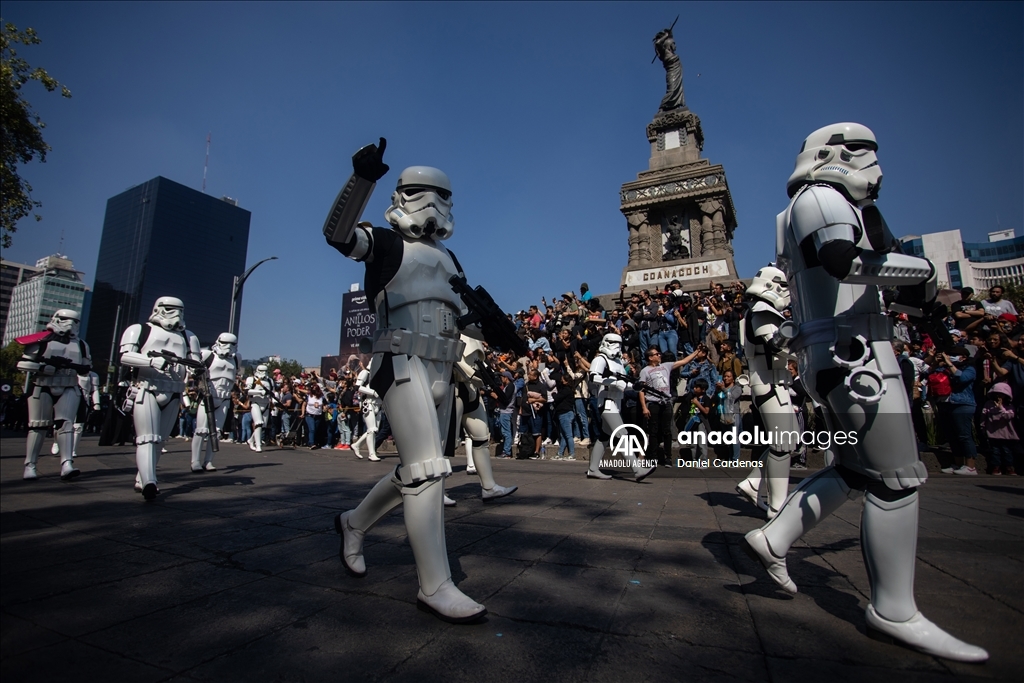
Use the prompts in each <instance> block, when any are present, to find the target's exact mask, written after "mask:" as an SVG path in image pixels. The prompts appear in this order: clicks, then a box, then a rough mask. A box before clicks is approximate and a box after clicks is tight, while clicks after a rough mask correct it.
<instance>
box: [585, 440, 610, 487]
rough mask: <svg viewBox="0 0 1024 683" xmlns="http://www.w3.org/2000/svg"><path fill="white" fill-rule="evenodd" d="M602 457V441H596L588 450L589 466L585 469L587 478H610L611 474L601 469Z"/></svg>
mask: <svg viewBox="0 0 1024 683" xmlns="http://www.w3.org/2000/svg"><path fill="white" fill-rule="evenodd" d="M602 458H604V442H603V441H598V442H597V443H596V444H595V445H594V447H593V448H592V449H591V450H590V467H589V468H588V469H587V478H588V479H611V478H612V475H610V474H605V473H604V472H602V471H601V469H600V467H601V459H602Z"/></svg>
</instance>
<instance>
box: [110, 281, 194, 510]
mask: <svg viewBox="0 0 1024 683" xmlns="http://www.w3.org/2000/svg"><path fill="white" fill-rule="evenodd" d="M162 353H166V354H169V355H171V356H172V358H168V357H167V356H165V355H162ZM173 358H181V359H187V360H192V361H198V360H200V350H199V339H198V338H196V336H195V335H194V334H192V333H191V332H189V331H188V330H186V329H185V305H184V304H183V303H182V302H181V299H177V298H175V297H171V296H162V297H160V298H159V299H157V300H156V303H155V304H154V306H153V313H152V315H150V316H149V322H147V323H146V324H145V325H132V326H130V327H129V328H128V329H126V330H125V331H124V334H122V335H121V364H122V365H125V366H128V367H131V368H135V369H136V380H137V381H136V382H135V384H134V386H133V387H131V388H130V389H129V394H131V393H134V394H135V397H134V402H135V405H134V408H133V410H132V421H133V422H134V423H135V462H136V464H137V466H138V468H139V473H138V475H136V477H135V489H136V490H137V491H141V492H142V496H143V498H145V499H146V500H153V499H154V498H156V496H157V494H158V493H159V492H160V490H159V489H158V488H157V478H156V465H157V462H158V461H159V460H160V451H161V448H162V444H163V443H164V442H165V441H167V439H168V437H169V436H170V434H171V430H172V429H173V428H174V421H175V420H176V419H177V418H178V406H179V405H180V403H181V395H182V393H183V392H184V391H185V380H186V378H187V369H186V368H185V366H184V365H182V364H180V363H176V362H174V360H173Z"/></svg>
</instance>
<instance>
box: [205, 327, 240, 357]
mask: <svg viewBox="0 0 1024 683" xmlns="http://www.w3.org/2000/svg"><path fill="white" fill-rule="evenodd" d="M237 345H238V337H236V336H235V335H233V334H231V333H230V332H222V333H221V334H220V335H219V336H218V337H217V341H216V342H214V344H213V346H211V347H210V350H211V351H213V352H214V353H215V354H217V355H218V356H220V357H221V358H227V357H228V356H233V355H234V354H235V347H236V346H237Z"/></svg>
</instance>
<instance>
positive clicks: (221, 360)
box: [192, 332, 238, 472]
mask: <svg viewBox="0 0 1024 683" xmlns="http://www.w3.org/2000/svg"><path fill="white" fill-rule="evenodd" d="M237 348H238V337H236V336H235V335H233V334H231V333H230V332H224V333H223V334H221V335H220V336H218V337H217V342H216V343H215V344H214V345H213V346H211V347H210V348H209V349H204V350H203V352H202V357H203V364H204V365H205V366H206V368H207V373H209V374H208V384H209V387H210V401H211V403H212V404H213V413H214V416H213V418H212V421H211V416H209V415H207V414H206V404H205V402H203V401H200V403H199V410H198V411H197V412H196V432H195V435H193V437H192V471H193V472H213V471H215V470H216V469H217V468H216V466H214V464H213V439H215V438H217V437H218V435H219V433H220V431H221V430H223V429H224V424H225V423H226V422H227V418H228V410H230V409H231V389H232V388H233V387H234V386H235V377H236V376H237V375H238V357H237V356H236V355H235V351H236V349H237Z"/></svg>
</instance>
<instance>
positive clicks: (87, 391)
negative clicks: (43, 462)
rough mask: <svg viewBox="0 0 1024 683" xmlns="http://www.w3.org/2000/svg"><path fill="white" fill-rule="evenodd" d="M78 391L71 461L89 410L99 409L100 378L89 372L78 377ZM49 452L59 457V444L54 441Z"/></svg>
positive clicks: (75, 453) (75, 452) (76, 454)
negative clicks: (79, 393)
mask: <svg viewBox="0 0 1024 683" xmlns="http://www.w3.org/2000/svg"><path fill="white" fill-rule="evenodd" d="M78 390H79V391H80V392H81V393H82V395H81V397H80V398H79V401H78V411H77V412H76V413H75V426H74V433H75V438H74V440H73V441H72V444H71V457H72V459H74V458H77V457H78V442H79V441H80V440H81V438H82V433H83V432H84V431H85V421H86V420H87V419H89V410H90V409H91V410H99V409H100V376H99V375H97V374H96V373H95V372H92V371H91V370H90V371H89V372H88V373H86V374H83V375H79V376H78ZM50 452H51V453H53V454H54V455H60V444H59V443H57V440H56V439H54V441H53V446H52V447H51V448H50Z"/></svg>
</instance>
